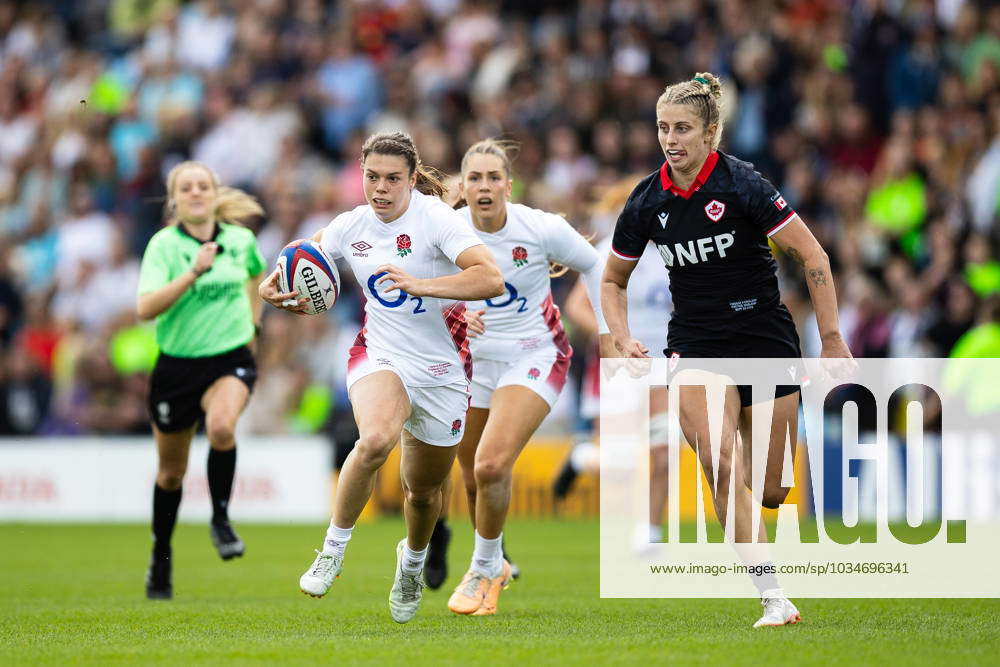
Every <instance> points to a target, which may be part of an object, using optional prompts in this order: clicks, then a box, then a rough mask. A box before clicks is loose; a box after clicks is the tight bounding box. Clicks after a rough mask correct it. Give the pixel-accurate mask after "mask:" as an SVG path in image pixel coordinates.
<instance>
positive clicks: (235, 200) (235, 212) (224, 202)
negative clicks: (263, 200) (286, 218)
mask: <svg viewBox="0 0 1000 667" xmlns="http://www.w3.org/2000/svg"><path fill="white" fill-rule="evenodd" d="M193 167H197V168H198V169H201V170H203V171H204V172H205V173H206V174H208V178H209V180H210V181H211V182H212V187H214V188H215V209H214V210H213V211H212V217H213V219H214V220H215V221H219V220H223V221H225V222H231V223H235V224H241V222H242V220H243V219H245V218H249V217H252V216H255V215H264V207H263V206H261V205H260V202H258V201H257V198H256V197H253V196H251V195H249V194H247V193H246V192H243V190H240V189H239V188H231V187H229V186H227V185H221V184H220V183H219V176H218V174H216V173H215V172H214V171H213V170H212V168H211V167H209V166H208V165H207V164H205V163H203V162H196V161H194V160H186V161H184V162H181V163H180V164H178V165H176V166H174V168H173V169H171V170H170V172H169V173H168V174H167V203H166V205H165V206H164V217H166V218H167V224H168V225H175V224H177V222H178V220H177V216H176V213H177V202H176V201H174V188H175V187H176V186H177V177H178V176H179V175H180V173H181V172H182V171H184V170H185V169H189V168H193Z"/></svg>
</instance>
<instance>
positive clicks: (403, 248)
mask: <svg viewBox="0 0 1000 667" xmlns="http://www.w3.org/2000/svg"><path fill="white" fill-rule="evenodd" d="M411 252H413V250H411V249H410V237H409V235H407V234H400V235H399V236H397V237H396V254H397V255H399V256H400V257H406V256H407V255H409V254H410V253H411Z"/></svg>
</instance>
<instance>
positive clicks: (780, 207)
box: [774, 195, 788, 211]
mask: <svg viewBox="0 0 1000 667" xmlns="http://www.w3.org/2000/svg"><path fill="white" fill-rule="evenodd" d="M774 205H775V206H777V207H778V210H779V211H783V210H785V207H786V206H788V204H786V203H785V198H784V197H782V196H781V195H778V198H777V199H775V200H774Z"/></svg>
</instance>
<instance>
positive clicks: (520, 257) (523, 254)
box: [511, 246, 528, 266]
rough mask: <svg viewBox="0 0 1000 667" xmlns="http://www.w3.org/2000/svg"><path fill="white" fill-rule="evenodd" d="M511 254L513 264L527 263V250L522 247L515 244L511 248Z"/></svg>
mask: <svg viewBox="0 0 1000 667" xmlns="http://www.w3.org/2000/svg"><path fill="white" fill-rule="evenodd" d="M511 254H512V255H513V256H514V266H524V265H525V264H527V263H528V251H527V250H526V249H525V248H524V247H522V246H517V247H516V248H514V249H513V250H511Z"/></svg>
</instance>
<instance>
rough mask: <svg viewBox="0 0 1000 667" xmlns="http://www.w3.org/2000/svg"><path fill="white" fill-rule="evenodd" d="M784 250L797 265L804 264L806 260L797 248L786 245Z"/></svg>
mask: <svg viewBox="0 0 1000 667" xmlns="http://www.w3.org/2000/svg"><path fill="white" fill-rule="evenodd" d="M785 252H787V253H788V256H789V257H791V258H792V259H794V260H795V262H796V263H797V264H798V265H799V266H805V263H806V260H805V258H804V257H803V256H802V254H801V253H800V252H799V251H798V250H797V249H795V248H792V247H788V248H785Z"/></svg>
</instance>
